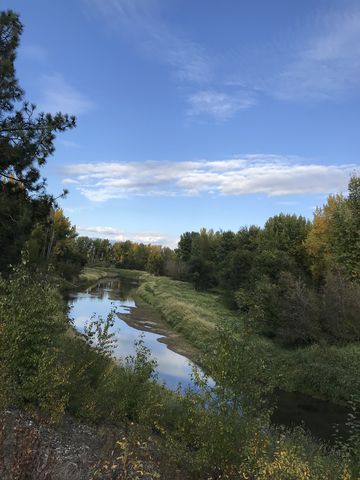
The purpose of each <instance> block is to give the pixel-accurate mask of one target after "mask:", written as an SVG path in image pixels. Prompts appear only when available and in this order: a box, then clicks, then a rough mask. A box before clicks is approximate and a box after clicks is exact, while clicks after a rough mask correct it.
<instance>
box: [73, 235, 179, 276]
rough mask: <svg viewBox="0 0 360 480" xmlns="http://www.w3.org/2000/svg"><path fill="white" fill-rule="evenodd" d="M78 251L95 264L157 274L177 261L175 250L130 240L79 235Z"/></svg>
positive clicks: (163, 272)
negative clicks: (110, 239) (113, 239)
mask: <svg viewBox="0 0 360 480" xmlns="http://www.w3.org/2000/svg"><path fill="white" fill-rule="evenodd" d="M75 248H76V251H77V252H78V253H79V254H80V255H81V257H82V260H83V262H85V263H87V264H89V265H93V264H98V263H102V264H105V265H115V266H117V267H119V268H128V269H135V270H144V271H148V272H150V273H153V274H155V275H164V274H166V273H167V272H168V269H169V265H170V264H171V263H172V262H175V260H176V255H175V252H174V251H173V250H171V249H170V248H168V247H162V246H160V245H145V244H144V243H135V242H131V241H130V240H126V241H123V242H113V243H112V242H110V241H109V240H107V239H101V238H89V237H78V238H77V239H76V242H75Z"/></svg>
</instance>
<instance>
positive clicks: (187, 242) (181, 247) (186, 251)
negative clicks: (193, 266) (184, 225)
mask: <svg viewBox="0 0 360 480" xmlns="http://www.w3.org/2000/svg"><path fill="white" fill-rule="evenodd" d="M198 236H199V233H198V232H185V233H183V234H182V235H181V236H180V240H179V243H178V248H177V254H178V256H179V258H181V260H184V262H188V261H189V260H190V258H191V255H192V249H193V242H194V240H195V238H197V237H198Z"/></svg>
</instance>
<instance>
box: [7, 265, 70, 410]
mask: <svg viewBox="0 0 360 480" xmlns="http://www.w3.org/2000/svg"><path fill="white" fill-rule="evenodd" d="M68 326H69V324H68V320H67V316H66V308H65V304H64V302H63V300H62V299H61V297H60V295H59V293H58V292H57V290H56V289H55V288H54V287H53V286H52V285H51V283H50V282H49V280H48V279H47V278H46V277H43V276H40V275H39V276H38V275H36V274H34V273H33V274H31V275H30V274H29V273H27V271H26V268H24V267H22V268H18V269H17V270H16V271H15V272H14V273H13V275H12V276H11V277H10V278H9V279H7V280H4V279H0V377H1V385H2V388H1V391H0V399H1V403H2V405H3V406H4V405H16V406H24V405H27V404H34V405H37V406H39V407H40V408H41V409H43V410H44V411H47V412H48V413H50V414H51V415H53V416H55V417H56V416H58V415H60V414H61V413H62V412H63V411H64V408H65V406H66V403H67V393H66V390H67V386H68V383H69V369H68V367H67V366H66V364H64V363H63V362H62V361H61V356H62V355H61V349H60V339H61V337H62V336H64V334H65V332H66V330H67V328H68Z"/></svg>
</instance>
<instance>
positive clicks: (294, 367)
mask: <svg viewBox="0 0 360 480" xmlns="http://www.w3.org/2000/svg"><path fill="white" fill-rule="evenodd" d="M121 275H122V276H123V275H126V276H127V277H128V278H136V279H137V280H139V282H140V286H139V288H138V291H137V293H138V295H139V296H140V298H142V299H143V300H144V301H145V302H147V303H149V304H150V305H152V306H153V307H154V308H155V309H156V310H157V311H158V312H160V313H161V315H162V316H163V318H164V320H165V321H166V322H167V323H168V324H169V325H170V326H171V327H172V328H173V329H174V330H176V331H177V332H179V333H181V334H182V335H183V336H184V337H185V338H186V339H187V340H189V341H190V342H191V343H192V344H193V345H194V346H195V347H197V348H198V349H200V350H201V349H202V347H203V345H204V343H205V342H206V341H207V340H209V339H211V336H212V335H213V333H214V330H215V327H216V325H220V324H224V323H225V324H226V322H228V321H233V320H235V321H240V319H239V318H238V317H237V315H236V312H234V311H232V310H230V309H229V308H228V307H227V306H226V304H225V303H224V301H223V299H222V297H221V295H220V293H213V292H197V291H195V290H194V288H193V287H192V286H191V285H190V284H189V283H186V282H179V281H175V280H172V279H170V278H167V277H155V276H153V275H150V274H148V273H144V272H130V271H124V270H122V271H121ZM250 339H251V342H253V344H254V345H255V346H256V347H257V348H258V350H259V352H260V351H261V352H262V354H263V355H266V357H267V359H268V361H269V364H270V365H271V381H272V383H273V384H274V385H275V386H276V387H278V388H281V389H284V390H287V391H298V392H301V393H306V394H309V395H312V396H314V397H317V398H321V399H325V400H329V401H332V402H334V403H338V404H345V403H347V402H349V401H351V400H353V398H356V397H358V395H359V392H360V369H359V362H360V344H352V345H347V346H329V345H326V344H324V345H312V346H309V347H305V348H298V349H286V348H283V347H281V346H279V345H277V344H276V343H274V342H273V341H271V340H269V339H266V338H264V337H261V336H259V335H252V336H251V337H250ZM235 368H236V367H235Z"/></svg>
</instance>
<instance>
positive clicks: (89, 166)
mask: <svg viewBox="0 0 360 480" xmlns="http://www.w3.org/2000/svg"><path fill="white" fill-rule="evenodd" d="M354 168H355V166H354V165H323V164H317V163H307V162H305V161H304V160H302V159H299V158H297V157H291V156H288V157H287V156H278V155H244V156H238V157H235V158H232V159H226V160H217V161H208V160H201V161H189V162H155V161H146V162H116V163H115V162H114V163H81V164H74V165H69V166H67V167H65V168H64V173H65V174H66V177H67V178H66V179H65V180H64V181H65V182H66V183H69V182H72V183H74V182H77V183H76V184H74V185H75V188H77V189H78V190H79V191H80V192H81V193H82V194H83V195H84V196H85V197H86V198H88V199H89V200H91V201H93V202H101V201H105V200H109V199H111V198H124V197H131V196H196V195H200V194H210V195H235V196H238V195H246V194H253V193H261V194H266V195H269V196H285V195H313V194H319V193H325V194H326V193H330V192H338V191H344V190H345V189H346V186H347V183H348V180H349V175H350V173H351V172H352V171H353V170H354Z"/></svg>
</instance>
